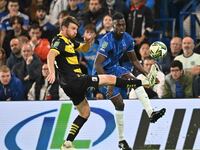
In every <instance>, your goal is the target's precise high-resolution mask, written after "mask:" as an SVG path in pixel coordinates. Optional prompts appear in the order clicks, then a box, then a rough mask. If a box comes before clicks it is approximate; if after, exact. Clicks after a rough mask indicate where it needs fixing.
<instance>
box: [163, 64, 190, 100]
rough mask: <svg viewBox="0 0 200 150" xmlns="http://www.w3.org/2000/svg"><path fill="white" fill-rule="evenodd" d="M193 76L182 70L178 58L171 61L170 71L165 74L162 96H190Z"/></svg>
mask: <svg viewBox="0 0 200 150" xmlns="http://www.w3.org/2000/svg"><path fill="white" fill-rule="evenodd" d="M192 84H193V76H192V74H191V73H190V72H185V71H184V70H183V64H182V63H181V62H180V61H179V60H174V61H173V62H172V63H171V67H170V73H169V74H168V75H166V78H165V84H164V89H163V95H162V98H191V97H193V91H192Z"/></svg>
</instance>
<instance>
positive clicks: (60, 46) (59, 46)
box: [50, 38, 65, 54]
mask: <svg viewBox="0 0 200 150" xmlns="http://www.w3.org/2000/svg"><path fill="white" fill-rule="evenodd" d="M50 50H53V51H56V52H57V53H59V54H60V53H62V52H63V51H65V42H64V41H63V40H62V39H59V38H58V39H55V40H53V41H52V44H51V48H50Z"/></svg>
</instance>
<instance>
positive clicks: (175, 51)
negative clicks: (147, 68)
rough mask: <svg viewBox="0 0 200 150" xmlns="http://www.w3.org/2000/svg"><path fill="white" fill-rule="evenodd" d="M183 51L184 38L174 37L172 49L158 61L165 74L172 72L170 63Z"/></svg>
mask: <svg viewBox="0 0 200 150" xmlns="http://www.w3.org/2000/svg"><path fill="white" fill-rule="evenodd" d="M181 53H182V39H181V38H180V37H173V38H172V39H171V41H170V50H168V52H167V55H166V56H165V57H164V58H163V59H160V60H159V61H158V63H159V65H160V66H161V69H162V71H163V72H164V74H168V73H169V72H170V63H171V62H172V61H173V60H174V58H175V57H176V56H178V55H180V54H181Z"/></svg>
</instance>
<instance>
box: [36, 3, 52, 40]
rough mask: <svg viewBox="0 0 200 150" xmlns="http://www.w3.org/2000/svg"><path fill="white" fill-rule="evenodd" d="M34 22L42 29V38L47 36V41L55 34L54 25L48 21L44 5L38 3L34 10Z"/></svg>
mask: <svg viewBox="0 0 200 150" xmlns="http://www.w3.org/2000/svg"><path fill="white" fill-rule="evenodd" d="M35 13H36V14H35V20H34V21H35V22H36V23H38V24H39V26H40V27H41V29H42V35H41V37H42V38H47V39H48V40H49V41H51V40H52V39H53V37H54V36H55V35H56V27H55V25H53V24H51V23H50V19H49V16H48V15H47V10H46V7H45V6H44V5H38V6H37V8H36V12H35Z"/></svg>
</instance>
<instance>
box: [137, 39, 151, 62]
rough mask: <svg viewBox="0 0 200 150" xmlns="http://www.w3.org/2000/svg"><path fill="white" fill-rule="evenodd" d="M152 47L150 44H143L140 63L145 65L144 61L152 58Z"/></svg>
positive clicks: (140, 50) (140, 51)
mask: <svg viewBox="0 0 200 150" xmlns="http://www.w3.org/2000/svg"><path fill="white" fill-rule="evenodd" d="M149 47H150V45H149V43H148V42H143V43H142V44H141V46H140V49H139V54H140V62H141V63H143V61H144V60H145V58H147V57H149V56H150V49H149Z"/></svg>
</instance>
